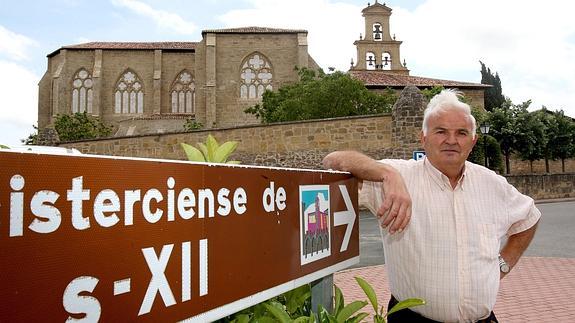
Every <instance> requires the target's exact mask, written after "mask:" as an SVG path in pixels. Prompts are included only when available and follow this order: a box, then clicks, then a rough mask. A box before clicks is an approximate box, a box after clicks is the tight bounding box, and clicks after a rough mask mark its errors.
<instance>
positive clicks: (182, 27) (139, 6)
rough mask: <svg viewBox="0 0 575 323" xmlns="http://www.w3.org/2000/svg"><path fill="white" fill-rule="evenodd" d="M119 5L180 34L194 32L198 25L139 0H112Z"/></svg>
mask: <svg viewBox="0 0 575 323" xmlns="http://www.w3.org/2000/svg"><path fill="white" fill-rule="evenodd" d="M112 4H113V5H115V6H117V7H124V8H128V9H129V10H131V11H132V12H134V13H136V14H138V15H141V16H144V17H147V18H151V19H152V20H153V21H154V22H155V23H156V24H157V25H158V26H159V27H160V28H164V29H170V30H172V31H175V32H176V33H179V34H186V35H189V34H193V33H195V32H196V30H197V27H196V25H195V24H194V23H192V22H189V21H186V20H185V19H183V18H182V17H180V16H179V15H177V14H175V13H171V12H167V11H164V10H157V9H154V8H152V7H151V6H150V5H148V4H145V3H143V2H141V1H137V0H112Z"/></svg>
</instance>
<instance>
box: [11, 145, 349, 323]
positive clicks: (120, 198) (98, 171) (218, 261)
mask: <svg viewBox="0 0 575 323" xmlns="http://www.w3.org/2000/svg"><path fill="white" fill-rule="evenodd" d="M0 162H1V164H2V172H1V173H0V243H1V245H2V248H0V266H1V268H2V269H1V270H2V275H0V284H1V286H2V288H1V289H0V313H1V314H0V315H1V318H2V321H4V320H5V321H10V322H12V321H37V320H43V321H51V320H53V321H55V322H56V321H58V322H62V321H66V320H69V319H86V320H90V321H100V322H108V321H136V320H137V321H148V322H158V321H162V322H169V321H181V320H185V321H190V322H194V321H197V322H208V321H213V320H216V319H218V318H221V317H224V316H227V315H229V314H232V313H234V312H237V311H239V310H241V309H243V308H246V307H249V306H251V305H254V304H257V303H259V302H261V301H264V300H266V299H269V298H270V297H273V296H276V295H279V294H280V293H283V292H285V291H288V290H291V289H293V288H296V287H298V286H301V285H303V284H305V283H310V282H313V281H316V280H318V279H320V278H322V277H325V276H328V275H330V274H332V273H334V272H336V271H338V270H341V269H344V268H346V267H348V266H351V265H353V264H355V263H357V262H359V232H358V218H357V181H356V180H355V179H354V178H353V177H352V176H351V175H350V174H347V173H340V172H328V171H311V170H301V169H282V168H265V167H255V166H228V165H208V164H197V163H191V162H183V161H167V160H152V159H135V158H117V157H104V156H88V155H84V156H61V155H60V156H59V155H46V154H34V153H15V152H0Z"/></svg>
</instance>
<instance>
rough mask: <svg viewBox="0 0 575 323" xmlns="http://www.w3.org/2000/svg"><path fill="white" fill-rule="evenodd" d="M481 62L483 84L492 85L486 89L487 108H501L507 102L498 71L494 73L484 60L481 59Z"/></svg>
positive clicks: (489, 109)
mask: <svg viewBox="0 0 575 323" xmlns="http://www.w3.org/2000/svg"><path fill="white" fill-rule="evenodd" d="M479 63H480V64H481V84H489V85H491V86H492V87H490V88H488V89H487V90H485V110H487V111H493V109H495V108H499V107H501V106H503V104H504V103H505V97H504V96H503V89H502V87H501V79H500V78H499V74H498V73H495V75H493V73H491V69H489V67H486V66H485V64H484V63H483V62H482V61H479Z"/></svg>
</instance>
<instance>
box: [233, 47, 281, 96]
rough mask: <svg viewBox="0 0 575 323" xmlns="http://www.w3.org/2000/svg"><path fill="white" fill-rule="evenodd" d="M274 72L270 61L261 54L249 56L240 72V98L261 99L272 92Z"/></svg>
mask: <svg viewBox="0 0 575 323" xmlns="http://www.w3.org/2000/svg"><path fill="white" fill-rule="evenodd" d="M272 81H273V71H272V67H271V64H270V62H269V60H268V59H267V58H266V57H265V56H264V55H262V54H260V53H253V54H251V55H249V56H248V57H247V58H246V59H245V60H244V62H243V64H242V68H241V70H240V84H241V85H240V98H242V99H259V98H261V97H262V95H263V94H264V91H265V90H270V91H271V90H272V89H273V87H272Z"/></svg>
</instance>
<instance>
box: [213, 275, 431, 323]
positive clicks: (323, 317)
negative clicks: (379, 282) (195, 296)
mask: <svg viewBox="0 0 575 323" xmlns="http://www.w3.org/2000/svg"><path fill="white" fill-rule="evenodd" d="M355 280H356V281H357V283H358V284H359V286H360V287H361V289H362V290H363V292H364V293H365V295H366V296H367V298H368V300H369V303H371V305H372V307H373V311H374V313H373V321H374V322H375V323H385V322H386V321H387V317H388V316H389V315H391V314H393V313H395V312H397V311H400V310H402V309H406V308H409V307H414V306H419V305H424V304H425V301H424V300H422V299H419V298H410V299H406V300H403V301H401V302H399V303H398V304H396V305H395V306H394V307H393V308H392V309H391V310H389V312H384V311H385V307H384V306H381V308H380V307H379V305H378V302H377V296H376V294H375V291H374V289H373V287H371V285H370V284H369V283H368V282H367V281H365V280H364V279H362V278H360V277H355ZM334 290H335V297H334V298H335V299H334V300H335V304H334V308H333V310H332V311H328V310H327V309H325V308H324V307H322V306H321V305H320V306H319V308H318V311H317V313H314V312H313V311H312V308H311V288H310V286H309V284H306V285H303V286H301V287H299V288H296V289H294V290H292V291H289V292H286V293H284V294H282V295H280V296H277V297H274V298H272V299H269V300H267V301H265V302H262V303H260V304H257V305H254V306H252V307H249V308H247V309H245V310H243V311H240V312H238V313H235V314H232V315H230V316H228V317H225V318H223V319H221V320H219V321H217V322H220V323H256V322H263V323H266V322H281V323H314V322H316V321H317V322H319V323H357V322H361V321H362V320H364V319H365V318H366V317H368V316H369V314H368V313H365V312H361V313H358V312H359V311H360V310H361V309H362V308H364V307H365V306H366V305H367V304H369V303H368V302H367V301H353V302H351V303H349V304H347V305H346V304H345V300H344V297H343V293H342V292H341V289H339V287H337V286H335V285H334Z"/></svg>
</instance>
